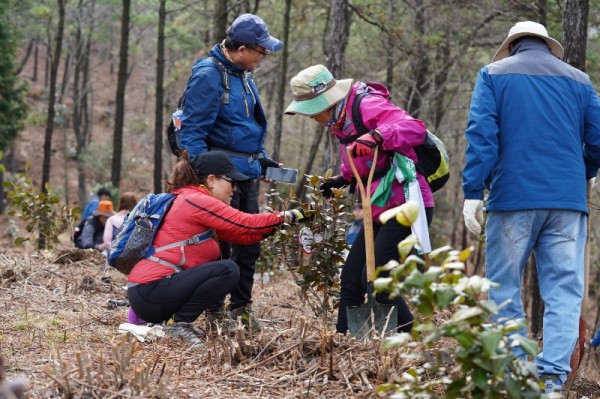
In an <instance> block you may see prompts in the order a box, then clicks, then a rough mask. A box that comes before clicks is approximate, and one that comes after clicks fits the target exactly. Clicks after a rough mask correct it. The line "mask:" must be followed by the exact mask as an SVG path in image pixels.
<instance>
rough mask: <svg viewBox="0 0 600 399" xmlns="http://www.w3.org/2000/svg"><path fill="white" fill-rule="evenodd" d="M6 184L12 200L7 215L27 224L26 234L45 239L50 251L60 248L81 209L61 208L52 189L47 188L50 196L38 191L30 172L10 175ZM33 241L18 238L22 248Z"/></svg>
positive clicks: (28, 238)
mask: <svg viewBox="0 0 600 399" xmlns="http://www.w3.org/2000/svg"><path fill="white" fill-rule="evenodd" d="M0 159H1V154H0ZM28 168H29V164H27V165H26V169H28ZM2 184H3V186H4V188H5V189H6V190H7V193H6V196H7V198H9V199H10V201H9V204H8V205H9V206H8V211H7V214H8V215H9V216H18V217H19V218H20V219H21V220H24V221H25V222H27V226H26V230H27V232H28V233H30V235H33V234H36V233H37V234H41V235H43V236H44V237H45V240H44V245H45V248H46V249H50V248H52V247H53V246H54V245H55V244H57V243H58V242H59V241H58V236H59V234H60V233H62V232H63V231H65V230H66V229H67V228H68V227H71V228H72V227H73V224H74V221H75V220H76V219H77V218H78V217H79V216H80V214H81V210H80V209H79V208H71V207H69V206H67V205H63V204H61V203H60V200H59V198H58V196H57V195H55V194H53V193H52V191H51V189H50V186H46V189H47V191H48V193H47V194H46V193H43V192H40V191H39V190H38V189H36V188H35V187H34V186H33V182H32V180H31V178H30V177H29V176H28V175H27V172H25V173H19V174H17V175H10V176H8V178H7V180H6V181H4V182H3V183H2ZM30 239H31V237H17V238H16V239H15V245H22V244H23V243H24V242H25V241H28V240H30ZM40 249H42V248H40Z"/></svg>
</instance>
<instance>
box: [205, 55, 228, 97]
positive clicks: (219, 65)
mask: <svg viewBox="0 0 600 399" xmlns="http://www.w3.org/2000/svg"><path fill="white" fill-rule="evenodd" d="M208 58H209V59H210V60H211V61H212V62H213V63H214V64H215V65H216V66H217V69H218V70H219V73H220V74H221V82H223V89H224V91H223V95H222V96H221V104H229V92H230V91H231V83H230V82H229V74H230V72H229V70H228V69H227V67H226V66H225V65H223V63H222V62H221V61H219V60H218V59H217V57H214V56H210V57H208Z"/></svg>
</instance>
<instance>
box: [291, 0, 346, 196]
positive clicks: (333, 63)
mask: <svg viewBox="0 0 600 399" xmlns="http://www.w3.org/2000/svg"><path fill="white" fill-rule="evenodd" d="M330 15H331V22H332V23H331V31H330V32H331V33H330V35H329V37H330V40H329V46H328V48H329V50H328V52H327V68H328V69H329V71H330V72H331V74H332V75H333V76H334V77H335V78H337V79H342V78H344V63H345V61H346V46H347V45H348V36H349V35H350V26H351V24H352V8H351V7H350V5H349V4H348V0H331V14H330ZM325 134H327V132H325V131H324V128H322V127H321V126H319V127H318V128H317V129H315V136H314V138H313V142H312V144H311V150H310V154H309V156H308V159H307V160H306V167H305V168H304V173H305V174H310V173H311V170H312V166H313V163H314V161H315V158H316V156H317V150H318V148H319V143H320V142H321V137H322V136H323V135H325ZM330 143H335V145H336V146H337V145H338V143H337V141H334V140H330ZM329 152H331V151H326V153H329ZM335 154H336V155H335V157H336V158H335V161H333V162H332V161H328V160H327V159H326V160H325V169H326V170H327V169H329V168H330V165H332V164H339V161H340V159H339V152H338V151H335ZM305 184H306V179H305V178H304V177H302V179H300V182H299V183H298V185H297V186H296V193H298V198H302V197H304V194H305V190H306V189H305Z"/></svg>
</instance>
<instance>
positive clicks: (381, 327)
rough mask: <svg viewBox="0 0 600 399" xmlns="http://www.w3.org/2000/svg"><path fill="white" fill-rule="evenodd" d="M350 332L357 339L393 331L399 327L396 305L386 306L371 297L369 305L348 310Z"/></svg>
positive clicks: (350, 307)
mask: <svg viewBox="0 0 600 399" xmlns="http://www.w3.org/2000/svg"><path fill="white" fill-rule="evenodd" d="M346 315H347V318H348V331H350V334H351V335H352V336H353V337H354V338H356V339H363V338H366V337H369V336H370V334H371V333H372V332H378V333H381V332H383V331H392V330H394V329H395V328H396V327H397V326H398V314H397V312H396V307H395V306H394V305H385V304H382V303H378V302H376V301H375V298H373V297H371V296H369V299H368V300H367V303H365V304H364V305H359V306H349V307H348V308H346Z"/></svg>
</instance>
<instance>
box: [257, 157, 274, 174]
mask: <svg viewBox="0 0 600 399" xmlns="http://www.w3.org/2000/svg"><path fill="white" fill-rule="evenodd" d="M258 161H259V162H260V175H261V176H266V175H267V168H268V167H269V166H270V167H272V168H278V167H279V162H276V161H273V160H272V159H271V158H269V157H264V158H261V159H259V160H258Z"/></svg>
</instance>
